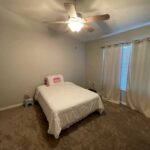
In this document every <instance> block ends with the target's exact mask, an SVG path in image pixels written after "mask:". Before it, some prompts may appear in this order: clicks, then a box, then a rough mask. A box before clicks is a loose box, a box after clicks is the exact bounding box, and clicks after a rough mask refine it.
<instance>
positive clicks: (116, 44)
mask: <svg viewBox="0 0 150 150" xmlns="http://www.w3.org/2000/svg"><path fill="white" fill-rule="evenodd" d="M145 40H148V41H150V37H147V38H144V39H138V40H133V41H131V42H121V43H115V44H109V45H106V46H102V47H101V48H106V47H112V46H118V45H123V44H130V43H132V42H135V43H140V42H143V41H145Z"/></svg>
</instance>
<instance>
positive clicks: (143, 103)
mask: <svg viewBox="0 0 150 150" xmlns="http://www.w3.org/2000/svg"><path fill="white" fill-rule="evenodd" d="M127 103H128V105H129V106H130V107H131V108H132V109H135V110H138V111H140V112H142V113H143V114H145V115H146V116H147V117H150V41H148V40H144V41H142V42H134V43H133V50H132V54H131V60H130V64H129V72H128V81H127Z"/></svg>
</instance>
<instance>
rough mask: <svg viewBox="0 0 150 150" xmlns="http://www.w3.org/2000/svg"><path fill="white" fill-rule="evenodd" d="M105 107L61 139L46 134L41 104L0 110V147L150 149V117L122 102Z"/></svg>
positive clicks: (18, 149) (8, 149) (34, 149)
mask: <svg viewBox="0 0 150 150" xmlns="http://www.w3.org/2000/svg"><path fill="white" fill-rule="evenodd" d="M104 106H105V114H103V115H101V116H100V115H99V114H98V113H96V112H95V113H93V114H91V115H90V116H88V117H87V118H85V119H83V120H82V121H80V122H78V123H76V124H75V125H73V126H71V127H70V128H68V129H66V130H64V131H62V132H61V134H60V138H59V139H58V140H56V139H55V138H54V137H53V136H52V135H49V134H47V129H48V122H47V121H46V118H45V115H44V114H43V112H42V110H41V108H40V106H39V105H34V106H33V107H29V108H24V107H18V108H14V109H10V110H6V111H3V112H0V150H150V119H148V118H146V117H145V116H143V115H142V114H140V113H138V112H136V111H132V110H131V109H129V108H128V107H125V106H122V105H116V104H112V103H109V102H104Z"/></svg>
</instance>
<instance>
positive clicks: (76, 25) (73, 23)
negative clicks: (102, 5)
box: [68, 18, 84, 32]
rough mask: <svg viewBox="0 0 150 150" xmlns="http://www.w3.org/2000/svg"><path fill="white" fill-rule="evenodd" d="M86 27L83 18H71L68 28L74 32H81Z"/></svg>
mask: <svg viewBox="0 0 150 150" xmlns="http://www.w3.org/2000/svg"><path fill="white" fill-rule="evenodd" d="M83 26H84V21H83V20H82V19H81V18H70V19H69V21H68V27H69V28H70V30H71V31H72V32H79V31H80V30H81V29H82V28H83Z"/></svg>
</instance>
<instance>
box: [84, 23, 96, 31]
mask: <svg viewBox="0 0 150 150" xmlns="http://www.w3.org/2000/svg"><path fill="white" fill-rule="evenodd" d="M83 29H85V30H87V31H88V32H93V31H94V28H92V27H91V26H90V25H87V24H85V25H84V27H83Z"/></svg>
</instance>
